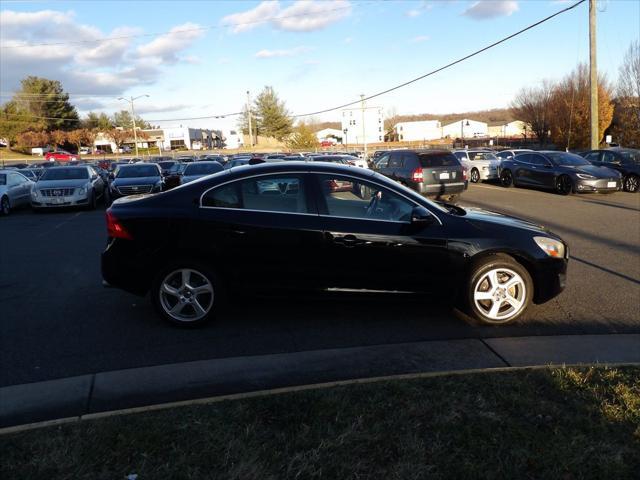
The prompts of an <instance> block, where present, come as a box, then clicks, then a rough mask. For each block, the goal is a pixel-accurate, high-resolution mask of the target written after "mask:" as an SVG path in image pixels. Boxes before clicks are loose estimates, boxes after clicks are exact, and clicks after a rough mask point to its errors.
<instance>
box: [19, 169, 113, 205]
mask: <svg viewBox="0 0 640 480" xmlns="http://www.w3.org/2000/svg"><path fill="white" fill-rule="evenodd" d="M105 192H106V189H105V186H104V182H103V180H102V179H101V178H100V176H99V175H98V173H97V172H96V171H95V170H94V169H93V167H91V166H90V165H78V166H74V167H52V168H49V169H47V171H46V172H45V173H44V174H43V175H42V176H41V177H40V179H39V180H38V181H37V182H36V184H35V186H34V187H33V190H32V191H31V207H32V208H33V209H34V210H38V209H41V208H56V207H87V208H91V209H93V208H95V207H96V203H97V201H98V200H99V199H102V198H104V195H105ZM105 200H106V199H105Z"/></svg>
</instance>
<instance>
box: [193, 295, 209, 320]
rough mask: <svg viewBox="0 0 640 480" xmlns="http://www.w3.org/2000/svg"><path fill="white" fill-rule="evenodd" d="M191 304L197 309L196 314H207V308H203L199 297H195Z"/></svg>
mask: <svg viewBox="0 0 640 480" xmlns="http://www.w3.org/2000/svg"><path fill="white" fill-rule="evenodd" d="M191 306H192V307H193V309H194V310H195V311H196V314H197V315H198V316H199V317H202V316H203V315H204V314H206V313H207V312H206V310H205V309H204V308H202V305H200V302H198V299H197V298H194V299H193V302H192V303H191Z"/></svg>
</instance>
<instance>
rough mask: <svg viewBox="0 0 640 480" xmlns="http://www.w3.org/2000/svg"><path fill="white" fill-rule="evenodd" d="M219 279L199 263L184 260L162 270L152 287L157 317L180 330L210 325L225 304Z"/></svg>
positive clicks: (152, 299)
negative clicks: (181, 328)
mask: <svg viewBox="0 0 640 480" xmlns="http://www.w3.org/2000/svg"><path fill="white" fill-rule="evenodd" d="M224 299H225V295H224V291H223V289H222V287H221V282H220V280H219V278H218V276H217V275H216V274H215V273H214V272H213V271H212V270H211V269H210V268H209V267H207V266H206V265H203V264H202V263H200V262H197V261H191V260H181V261H176V262H172V263H171V264H170V265H167V267H165V268H163V269H162V270H161V271H160V272H159V273H158V274H157V275H156V277H155V279H154V280H153V282H152V285H151V303H152V304H153V306H154V308H155V309H156V311H157V312H158V314H159V315H160V316H161V317H162V318H163V319H164V320H166V321H168V322H169V323H172V324H173V325H178V326H180V327H186V328H189V327H195V326H199V325H202V324H204V323H206V322H208V321H210V320H211V319H212V318H213V317H214V316H215V313H216V312H218V311H220V310H221V308H222V305H223V304H224Z"/></svg>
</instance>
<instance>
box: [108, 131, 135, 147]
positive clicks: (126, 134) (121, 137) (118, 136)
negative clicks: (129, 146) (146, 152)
mask: <svg viewBox="0 0 640 480" xmlns="http://www.w3.org/2000/svg"><path fill="white" fill-rule="evenodd" d="M107 136H108V137H109V138H110V139H111V140H113V143H115V144H116V147H117V148H122V145H123V144H124V142H126V141H127V140H129V139H130V138H132V137H133V131H132V130H124V129H121V128H112V129H111V130H109V132H108V133H107Z"/></svg>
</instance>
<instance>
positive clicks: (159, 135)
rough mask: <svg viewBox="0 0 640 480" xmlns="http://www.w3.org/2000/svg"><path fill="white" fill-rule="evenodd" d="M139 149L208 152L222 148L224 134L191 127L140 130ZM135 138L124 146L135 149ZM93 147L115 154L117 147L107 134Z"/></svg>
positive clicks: (98, 136) (97, 137) (99, 137)
mask: <svg viewBox="0 0 640 480" xmlns="http://www.w3.org/2000/svg"><path fill="white" fill-rule="evenodd" d="M138 132H140V134H139V135H138V148H151V149H155V148H158V149H161V150H167V151H168V150H183V149H187V150H208V149H211V148H220V147H221V146H222V142H223V135H222V132H221V131H219V130H207V129H202V128H189V127H167V128H159V129H150V130H140V129H139V130H138ZM134 143H135V140H134V138H133V137H131V138H128V139H126V140H125V141H124V142H123V143H122V145H126V146H128V147H131V148H135V145H134ZM93 146H94V148H96V149H99V150H103V151H106V152H109V153H115V152H116V150H117V146H116V144H115V142H114V141H113V139H112V138H110V137H109V135H108V134H107V133H104V132H101V133H98V135H97V136H96V139H95V141H94V142H93Z"/></svg>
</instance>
